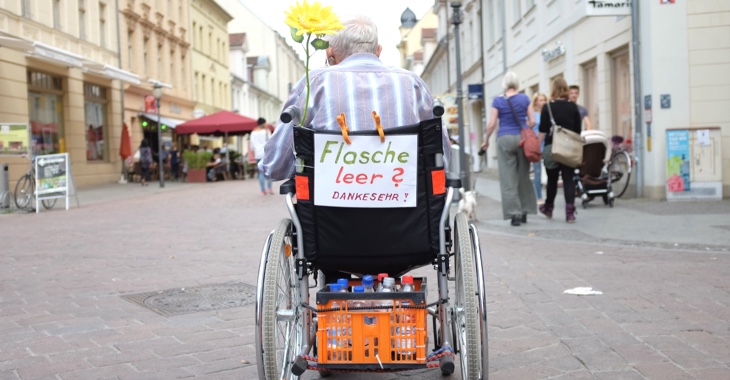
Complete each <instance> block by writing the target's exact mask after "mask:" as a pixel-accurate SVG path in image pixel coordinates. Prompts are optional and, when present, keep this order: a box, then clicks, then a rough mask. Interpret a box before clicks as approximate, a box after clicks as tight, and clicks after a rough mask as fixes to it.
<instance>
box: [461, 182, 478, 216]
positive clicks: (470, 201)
mask: <svg viewBox="0 0 730 380" xmlns="http://www.w3.org/2000/svg"><path fill="white" fill-rule="evenodd" d="M459 193H461V200H460V201H459V212H463V213H464V214H466V218H467V219H469V220H470V221H471V220H476V219H477V191H476V190H469V191H464V188H463V187H462V188H460V189H459Z"/></svg>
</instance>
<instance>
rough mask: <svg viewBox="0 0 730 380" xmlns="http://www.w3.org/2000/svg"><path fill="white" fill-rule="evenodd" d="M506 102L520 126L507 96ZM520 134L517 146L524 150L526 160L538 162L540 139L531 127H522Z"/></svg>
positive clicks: (520, 124) (518, 123)
mask: <svg viewBox="0 0 730 380" xmlns="http://www.w3.org/2000/svg"><path fill="white" fill-rule="evenodd" d="M505 97H506V96H505ZM507 104H509V109H510V110H511V111H512V116H513V117H514V118H515V122H516V123H517V125H519V126H520V127H522V123H520V119H519V118H518V117H517V113H515V109H514V108H513V107H512V102H510V100H509V98H507ZM520 136H521V137H522V139H521V140H520V143H519V146H521V147H522V150H523V151H524V152H525V157H527V160H528V161H530V162H540V157H541V155H542V153H541V152H540V139H538V138H537V135H536V134H535V132H534V131H533V130H532V129H531V128H522V129H521V130H520Z"/></svg>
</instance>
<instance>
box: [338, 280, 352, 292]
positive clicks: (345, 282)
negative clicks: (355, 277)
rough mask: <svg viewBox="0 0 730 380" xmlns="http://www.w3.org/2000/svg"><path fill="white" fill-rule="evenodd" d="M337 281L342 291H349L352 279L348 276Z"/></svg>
mask: <svg viewBox="0 0 730 380" xmlns="http://www.w3.org/2000/svg"><path fill="white" fill-rule="evenodd" d="M337 283H338V284H339V285H340V292H342V293H347V292H348V291H349V290H350V281H349V280H347V279H346V278H338V279H337Z"/></svg>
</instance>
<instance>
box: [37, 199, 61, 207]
mask: <svg viewBox="0 0 730 380" xmlns="http://www.w3.org/2000/svg"><path fill="white" fill-rule="evenodd" d="M57 200H58V199H56V198H53V199H44V200H42V201H41V203H43V207H44V208H45V209H46V210H50V209H52V208H53V206H55V205H56V201H57Z"/></svg>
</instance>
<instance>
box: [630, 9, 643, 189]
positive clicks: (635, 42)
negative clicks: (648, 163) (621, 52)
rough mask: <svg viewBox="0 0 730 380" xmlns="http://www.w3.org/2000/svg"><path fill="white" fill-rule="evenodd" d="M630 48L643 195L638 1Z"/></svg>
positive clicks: (636, 163) (638, 186)
mask: <svg viewBox="0 0 730 380" xmlns="http://www.w3.org/2000/svg"><path fill="white" fill-rule="evenodd" d="M631 50H632V53H633V55H634V57H633V58H634V59H633V70H634V169H635V170H636V175H635V176H634V177H635V178H636V197H637V198H641V197H643V196H644V170H643V166H644V161H643V158H644V135H643V133H642V125H641V94H642V92H641V62H640V60H639V55H640V53H639V2H638V1H632V2H631Z"/></svg>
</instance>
